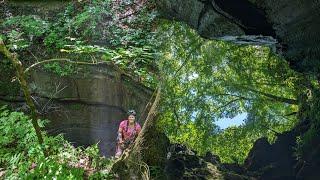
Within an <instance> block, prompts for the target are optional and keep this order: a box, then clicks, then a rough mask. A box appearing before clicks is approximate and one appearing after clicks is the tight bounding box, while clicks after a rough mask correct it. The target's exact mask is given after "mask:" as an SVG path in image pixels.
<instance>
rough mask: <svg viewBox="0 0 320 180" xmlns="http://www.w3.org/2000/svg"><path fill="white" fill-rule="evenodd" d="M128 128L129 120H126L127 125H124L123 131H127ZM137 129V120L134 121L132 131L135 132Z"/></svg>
mask: <svg viewBox="0 0 320 180" xmlns="http://www.w3.org/2000/svg"><path fill="white" fill-rule="evenodd" d="M128 128H129V120H127V125H126V128H125V129H126V130H125V132H126V133H127V132H128ZM136 131H137V122H134V133H136Z"/></svg>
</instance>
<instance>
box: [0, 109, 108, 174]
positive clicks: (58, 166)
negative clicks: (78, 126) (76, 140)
mask: <svg viewBox="0 0 320 180" xmlns="http://www.w3.org/2000/svg"><path fill="white" fill-rule="evenodd" d="M39 122H40V124H41V126H42V127H43V126H44V124H45V122H46V121H39ZM0 135H1V137H2V138H1V139H0V165H1V167H2V168H4V170H5V178H6V179H21V178H23V179H79V178H80V179H81V178H84V177H85V176H87V177H89V179H92V178H98V177H99V178H112V175H111V174H109V171H108V168H109V165H110V164H111V161H110V160H108V159H105V158H102V157H100V154H99V150H98V147H97V145H93V146H91V147H88V148H86V149H84V148H80V147H79V148H74V147H73V146H72V145H71V144H70V143H69V142H67V141H66V140H64V139H63V136H62V135H59V136H55V137H53V136H47V135H46V134H44V141H45V143H44V144H43V145H42V146H41V145H39V143H38V141H37V138H36V134H35V131H34V129H33V127H32V124H31V122H30V119H29V118H28V116H26V115H24V114H23V113H21V112H12V111H9V110H8V109H7V108H6V107H5V106H3V107H1V108H0ZM43 149H45V150H46V152H47V153H48V155H47V156H46V155H45V154H44V153H43ZM2 170H3V169H2Z"/></svg>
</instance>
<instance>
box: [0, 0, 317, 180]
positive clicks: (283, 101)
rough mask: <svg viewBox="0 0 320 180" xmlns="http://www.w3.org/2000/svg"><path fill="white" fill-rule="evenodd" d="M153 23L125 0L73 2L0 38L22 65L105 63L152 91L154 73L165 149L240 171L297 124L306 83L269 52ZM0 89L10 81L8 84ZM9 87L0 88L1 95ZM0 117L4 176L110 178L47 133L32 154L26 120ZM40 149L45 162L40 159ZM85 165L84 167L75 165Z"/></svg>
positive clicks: (303, 149) (13, 26)
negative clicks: (225, 121) (262, 146)
mask: <svg viewBox="0 0 320 180" xmlns="http://www.w3.org/2000/svg"><path fill="white" fill-rule="evenodd" d="M133 7H134V8H133ZM136 11H137V12H136ZM155 15H156V13H155V12H154V11H153V9H152V4H151V5H150V4H148V5H142V6H137V5H136V4H135V3H134V1H131V0H130V1H111V0H104V1H89V2H87V1H83V2H82V1H78V2H72V3H70V4H68V6H66V8H65V10H64V11H63V12H61V13H59V14H57V15H56V16H55V17H53V18H52V19H45V18H43V17H40V16H36V15H23V16H10V17H7V18H6V19H5V21H4V23H2V24H1V31H2V33H3V35H1V36H2V38H3V39H4V40H5V42H6V44H8V47H9V48H10V50H11V51H13V52H18V53H19V55H21V56H22V55H26V52H31V53H30V54H32V56H30V55H29V56H22V59H23V60H24V61H23V62H24V63H26V64H32V63H34V62H36V61H38V60H39V59H40V60H43V59H47V58H52V57H64V58H69V59H71V61H72V62H74V63H70V62H61V61H58V62H51V63H44V64H43V66H42V68H44V69H45V70H47V71H52V72H55V73H57V74H59V75H61V76H68V75H71V74H75V73H77V67H78V66H80V65H77V64H76V62H85V63H91V64H98V63H110V64H113V65H115V67H117V68H118V70H119V71H121V73H123V74H127V75H129V76H131V77H133V79H138V80H139V83H142V84H144V85H146V86H149V87H152V88H155V87H156V86H157V85H158V83H159V82H158V81H157V78H156V75H159V76H160V77H158V78H160V79H161V85H162V86H163V88H164V92H163V97H162V104H161V105H162V106H161V108H160V109H159V111H160V112H161V116H160V121H159V127H160V128H162V129H163V130H164V132H165V133H166V134H167V135H168V136H169V138H170V140H171V141H172V142H177V143H183V144H186V145H188V146H189V147H191V148H192V149H194V150H196V151H197V152H198V153H199V154H200V155H202V154H204V153H205V152H207V151H211V152H213V153H214V154H217V155H219V156H220V158H221V160H222V161H223V162H229V163H232V162H237V163H243V161H244V159H245V157H246V156H247V154H248V152H249V150H250V149H251V147H252V145H253V143H254V141H255V140H257V139H258V138H260V137H268V139H269V140H270V142H273V141H274V140H275V138H276V136H275V134H277V133H281V132H283V131H287V130H290V129H291V128H292V127H293V126H294V125H295V124H296V123H297V117H296V114H297V112H298V110H299V109H298V98H299V95H300V94H301V93H302V92H305V91H306V90H307V87H306V86H305V85H304V83H302V82H304V81H306V79H305V77H304V76H302V75H301V74H298V73H297V72H294V71H292V70H291V69H290V68H289V66H288V64H287V62H286V61H285V60H284V59H282V58H281V57H279V56H277V55H275V53H274V52H273V51H272V50H271V49H270V48H269V47H262V46H253V45H246V46H244V45H235V44H231V43H226V42H222V41H218V40H205V39H203V38H201V37H199V36H198V35H197V33H196V32H195V31H194V30H192V29H191V28H190V27H188V26H186V25H185V24H183V23H176V22H168V21H163V20H159V21H155V17H156V16H155ZM41 49H44V50H42V51H40V50H41ZM53 55H54V56H53ZM30 57H32V58H30ZM31 59H32V60H31ZM1 63H3V64H4V65H5V66H2V65H1V67H0V68H1V73H3V72H5V71H4V70H6V71H9V70H10V71H12V69H10V68H8V67H10V65H11V64H10V63H7V61H3V62H1ZM2 69H4V70H2ZM6 73H7V74H10V76H12V73H11V72H6ZM5 81H11V79H10V78H9V76H6V80H5ZM314 86H315V87H318V86H319V85H318V84H316V85H314ZM14 87H15V88H11V86H8V85H7V84H4V83H2V81H1V82H0V91H1V92H9V91H10V90H15V89H17V88H16V86H14ZM3 89H4V90H3ZM16 91H18V90H16ZM313 96H314V97H319V94H317V93H315V94H313ZM314 97H313V98H309V99H307V100H309V101H310V102H309V103H310V104H311V105H310V106H312V107H311V111H308V113H311V115H310V114H304V115H305V116H308V117H314V118H313V121H314V124H313V126H312V128H311V130H309V131H308V132H307V133H306V134H305V135H304V136H302V137H301V138H300V139H298V147H297V155H298V156H303V154H307V151H308V149H310V148H308V146H311V145H312V144H313V143H315V142H314V137H318V136H319V133H317V132H318V129H319V124H320V123H319V122H320V121H319V118H317V117H319V116H318V114H319V112H318V107H319V102H318V101H317V100H315V99H314ZM0 113H1V115H0V122H1V124H0V130H1V131H0V133H1V137H4V138H3V139H1V140H0V150H1V151H0V155H1V156H0V163H1V167H5V170H6V178H9V179H10V178H12V179H14V178H19V177H27V178H40V176H41V177H42V175H44V174H45V175H47V176H46V178H54V177H57V178H74V179H76V178H82V177H84V176H87V175H88V174H90V177H92V178H93V177H96V178H99V177H100V178H101V177H104V178H109V177H111V175H110V174H108V172H107V171H100V170H102V169H107V168H108V163H109V161H108V160H106V159H103V158H100V157H99V155H98V150H97V148H96V146H94V147H90V148H88V149H85V150H84V149H81V148H74V147H72V146H71V145H70V144H69V143H68V142H66V141H65V140H63V138H62V136H57V137H50V136H47V135H45V134H44V136H45V144H44V145H43V146H40V145H39V144H37V143H36V141H35V133H34V131H33V129H32V128H31V123H30V122H29V119H28V117H27V116H25V115H24V114H23V113H19V112H10V111H8V110H7V109H5V108H2V109H1V112H0ZM244 113H245V114H247V117H246V119H245V122H244V123H243V124H242V125H240V126H238V127H229V128H227V129H224V130H222V129H220V128H219V127H218V126H217V125H216V124H215V121H217V120H219V119H221V118H234V117H235V116H237V115H239V114H244ZM301 116H303V115H301ZM42 124H43V123H42ZM16 127H18V128H16ZM43 148H44V149H47V150H48V153H49V154H50V156H47V157H46V156H45V155H44V154H43V151H42V149H43ZM83 159H86V160H84V161H87V162H89V165H86V166H85V167H81V166H79V162H80V161H83ZM88 169H89V170H88ZM30 170H31V171H30ZM90 170H93V171H94V172H95V173H94V174H92V173H89V171H90ZM29 171H30V172H31V173H30V172H29Z"/></svg>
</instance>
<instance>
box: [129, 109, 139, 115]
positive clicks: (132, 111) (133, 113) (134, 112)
mask: <svg viewBox="0 0 320 180" xmlns="http://www.w3.org/2000/svg"><path fill="white" fill-rule="evenodd" d="M136 114H137V113H136V111H135V110H133V109H131V110H129V111H128V116H130V115H134V116H136Z"/></svg>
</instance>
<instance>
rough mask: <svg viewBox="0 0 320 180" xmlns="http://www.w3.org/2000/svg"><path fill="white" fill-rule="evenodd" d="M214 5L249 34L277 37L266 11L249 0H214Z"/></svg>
mask: <svg viewBox="0 0 320 180" xmlns="http://www.w3.org/2000/svg"><path fill="white" fill-rule="evenodd" d="M212 6H213V8H215V9H216V11H217V12H220V14H222V15H224V16H225V17H226V18H228V19H229V20H230V21H232V22H234V23H235V24H237V25H238V26H240V27H241V28H242V29H243V31H244V32H245V33H246V34H247V35H264V36H272V37H275V32H274V30H273V28H272V25H271V24H270V23H269V22H268V21H267V19H266V16H265V13H264V12H263V11H262V10H260V9H258V8H257V7H256V6H254V5H253V4H252V3H251V2H249V1H248V0H237V3H235V2H234V1H233V0H212ZM221 11H222V12H221Z"/></svg>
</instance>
